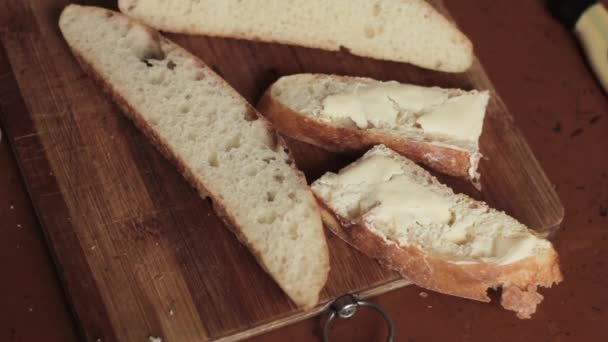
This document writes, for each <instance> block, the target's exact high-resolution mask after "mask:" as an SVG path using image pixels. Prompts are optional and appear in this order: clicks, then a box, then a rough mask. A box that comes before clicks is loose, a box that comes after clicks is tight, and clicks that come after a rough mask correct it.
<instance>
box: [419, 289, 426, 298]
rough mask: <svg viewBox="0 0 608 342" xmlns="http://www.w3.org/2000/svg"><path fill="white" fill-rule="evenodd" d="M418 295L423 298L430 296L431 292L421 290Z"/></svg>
mask: <svg viewBox="0 0 608 342" xmlns="http://www.w3.org/2000/svg"><path fill="white" fill-rule="evenodd" d="M418 295H419V296H420V297H421V298H426V297H428V296H429V294H428V293H426V292H424V291H422V292H420V293H419V294H418Z"/></svg>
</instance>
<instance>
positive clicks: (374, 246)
mask: <svg viewBox="0 0 608 342" xmlns="http://www.w3.org/2000/svg"><path fill="white" fill-rule="evenodd" d="M313 192H314V189H313ZM317 200H318V201H319V205H320V208H321V217H322V218H323V222H324V223H325V225H326V227H327V228H328V229H329V230H331V231H332V232H334V233H335V234H336V235H337V236H338V237H340V238H341V239H343V240H344V241H345V242H347V243H348V244H350V245H352V246H353V247H355V248H356V249H358V250H360V251H361V252H363V253H364V254H366V255H368V256H369V257H372V258H375V259H377V260H378V261H379V262H380V263H381V264H382V265H383V266H385V267H387V268H389V269H393V270H396V271H397V272H399V274H401V275H402V276H403V277H405V278H407V279H409V280H411V281H412V282H414V283H415V284H417V285H418V286H420V287H424V288H427V289H429V290H433V291H437V292H441V293H445V294H449V295H453V296H458V297H463V298H469V299H474V300H478V301H482V302H489V301H490V298H489V297H488V295H487V290H488V289H489V288H497V287H500V286H502V287H503V293H502V298H501V304H502V306H503V307H504V308H506V309H509V310H512V311H515V312H516V313H517V316H518V317H519V318H530V316H531V315H532V314H533V313H534V312H535V311H536V306H537V305H538V304H539V303H540V302H541V301H542V298H543V297H542V295H540V294H538V293H537V292H536V288H537V286H543V287H551V286H552V285H553V284H554V283H559V282H560V281H561V280H562V274H561V271H560V268H559V260H558V256H557V253H556V252H555V251H554V250H553V249H551V251H550V252H549V253H547V254H546V255H543V256H539V257H538V258H533V257H530V258H526V259H523V260H521V261H518V262H515V263H512V264H507V265H495V264H487V263H478V264H468V265H458V264H454V263H449V262H447V261H445V260H442V259H440V258H438V257H434V256H431V255H426V254H424V253H423V252H422V251H421V250H420V249H419V248H417V247H414V246H398V245H397V244H395V243H392V242H387V241H385V240H384V239H383V238H382V237H380V236H379V235H377V234H376V233H374V232H373V231H372V230H370V229H369V227H366V226H365V225H364V224H360V223H356V222H353V221H352V220H350V219H347V218H343V217H340V215H338V214H336V213H335V212H334V211H332V209H331V208H329V207H328V206H327V205H326V204H325V203H324V201H323V200H322V199H321V197H319V196H317Z"/></svg>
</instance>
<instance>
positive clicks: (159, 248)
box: [0, 0, 563, 341]
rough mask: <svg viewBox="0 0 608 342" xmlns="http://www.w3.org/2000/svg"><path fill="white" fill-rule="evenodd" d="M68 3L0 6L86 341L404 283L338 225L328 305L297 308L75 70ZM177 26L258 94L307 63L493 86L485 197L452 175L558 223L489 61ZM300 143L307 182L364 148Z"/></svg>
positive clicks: (49, 229) (36, 194) (185, 326)
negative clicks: (434, 60) (438, 64)
mask: <svg viewBox="0 0 608 342" xmlns="http://www.w3.org/2000/svg"><path fill="white" fill-rule="evenodd" d="M67 2H68V1H62V0H29V1H20V0H5V1H4V3H3V5H1V6H2V10H1V11H0V38H1V42H2V51H0V106H1V113H0V119H1V120H2V123H3V127H4V129H5V131H6V135H7V136H8V139H9V140H10V143H11V145H12V148H13V149H14V152H15V154H16V156H17V159H18V162H19V165H20V168H21V170H22V173H23V176H24V178H25V181H26V184H27V186H28V191H29V193H30V196H31V198H32V201H33V204H34V206H35V208H36V211H37V213H38V215H39V219H40V221H41V225H42V227H43V229H44V231H45V234H46V237H47V241H48V243H49V245H50V246H51V249H52V252H53V256H54V258H55V261H56V264H57V267H58V269H59V272H60V274H61V277H62V280H63V282H64V285H65V288H66V291H67V293H68V296H69V298H70V301H71V303H72V306H73V309H74V313H75V314H76V316H77V318H78V322H79V324H80V329H81V332H82V334H83V336H84V337H85V339H86V340H90V341H96V340H97V339H101V340H102V341H114V340H121V341H142V340H145V339H146V338H147V337H148V336H160V337H163V339H164V340H166V341H207V340H208V341H211V340H224V341H230V340H235V339H238V338H243V337H247V336H251V335H252V334H257V333H261V332H263V331H266V330H268V329H273V328H277V327H279V326H283V325H285V324H289V323H291V322H294V321H297V320H300V319H304V318H306V317H309V316H311V315H314V314H316V313H318V312H319V311H321V310H322V309H323V306H324V303H326V302H327V301H329V300H331V299H332V298H335V297H336V296H338V295H340V294H343V293H347V292H360V293H363V294H364V295H376V294H379V293H382V292H384V291H388V290H389V289H392V288H395V287H399V286H403V285H405V284H406V282H405V281H404V280H402V279H400V278H399V277H397V276H396V275H395V274H394V273H392V272H390V271H386V270H384V269H382V268H380V267H378V265H377V264H376V263H375V262H374V261H373V260H371V259H369V258H367V257H365V256H363V255H362V254H360V253H358V252H357V251H355V250H353V249H352V248H350V247H348V246H347V245H345V244H344V243H343V242H342V241H341V240H340V239H338V238H336V237H334V236H332V235H328V240H329V245H330V252H331V267H332V271H331V273H330V279H329V281H328V284H327V286H326V288H325V289H324V291H323V293H322V296H321V297H322V300H321V304H320V305H319V307H317V308H316V309H315V310H313V311H311V312H309V313H303V312H300V311H298V310H297V309H296V308H295V307H294V306H293V305H292V304H291V303H290V302H289V301H288V300H287V298H286V297H285V296H284V295H283V294H282V292H281V291H280V289H279V288H278V287H277V286H276V285H275V284H274V282H273V281H272V279H270V278H269V277H268V276H267V275H266V274H265V273H264V272H263V271H262V270H261V269H260V267H259V266H258V265H257V263H256V262H255V260H254V259H253V257H252V256H251V255H250V254H249V253H248V251H247V250H246V248H244V247H243V246H241V245H240V244H239V243H238V241H237V240H236V239H235V238H234V236H233V235H232V234H231V233H230V232H229V231H228V230H227V229H226V228H225V227H223V225H222V223H221V221H220V220H219V219H218V218H217V217H216V216H215V214H213V212H212V210H211V206H210V203H209V202H208V201H206V200H202V199H200V198H199V197H198V195H197V194H196V192H195V191H194V190H193V189H191V188H190V187H189V186H188V184H187V183H186V182H185V181H184V180H183V179H182V178H181V177H180V175H179V174H178V173H177V172H176V170H175V169H174V168H173V166H172V165H170V164H169V163H168V162H167V161H166V160H164V159H163V158H162V157H161V156H160V154H159V153H158V152H157V151H156V150H155V149H154V148H153V147H152V145H151V144H150V143H149V142H148V141H147V140H146V139H145V138H144V137H143V135H142V134H140V133H139V132H138V131H137V130H136V129H135V128H134V126H133V125H132V124H131V123H130V122H129V121H128V120H127V119H126V118H125V117H124V116H123V115H122V114H121V113H120V112H119V111H118V110H117V108H116V107H115V106H114V105H113V104H112V103H111V102H109V101H108V100H107V99H106V98H104V96H103V95H102V94H101V92H100V91H99V90H98V89H97V87H96V86H95V85H94V84H93V83H92V81H91V80H89V79H88V78H87V77H86V76H85V75H84V73H83V72H82V70H81V69H80V68H79V67H78V65H77V63H76V62H75V60H74V59H73V57H72V56H71V54H70V52H69V50H68V48H67V46H66V44H65V43H64V41H63V39H62V38H61V35H60V33H59V31H58V28H57V19H58V16H59V13H60V11H61V9H62V8H63V7H64V6H65V5H66V4H67ZM84 2H85V3H87V4H97V5H103V6H105V7H108V8H113V7H115V4H114V3H113V2H110V1H84ZM168 36H169V38H171V39H173V40H175V41H176V42H177V43H178V44H180V45H182V46H184V47H185V48H187V49H188V50H190V51H192V52H193V53H194V54H196V55H198V56H200V57H201V58H202V59H203V60H204V61H205V62H207V63H208V64H209V65H211V66H212V67H213V68H214V69H215V70H216V71H217V72H218V73H220V74H221V75H222V76H223V77H225V78H226V80H227V81H228V82H229V83H230V84H231V85H233V86H234V87H235V88H236V89H237V90H238V91H239V92H240V93H241V94H242V95H243V96H244V97H245V98H247V99H248V100H249V101H251V102H252V103H255V102H256V101H257V99H259V97H260V96H261V93H262V92H263V90H264V89H265V88H266V87H267V86H268V85H269V84H270V83H272V82H273V81H274V80H276V79H277V78H278V77H279V76H281V75H286V74H292V73H297V72H327V73H337V74H347V75H355V76H368V77H374V78H378V79H382V80H388V79H395V80H398V81H402V82H413V83H417V84H423V85H438V86H445V87H462V88H468V89H470V88H482V89H490V90H491V91H492V93H493V97H492V98H493V99H492V101H491V103H490V106H489V110H488V119H487V120H486V124H485V127H484V134H483V136H482V142H481V146H482V152H483V153H484V155H486V157H487V159H485V160H483V161H482V163H481V172H482V174H483V178H482V181H483V186H484V190H483V193H477V192H475V191H474V190H473V189H472V188H471V187H470V186H468V185H467V184H463V183H462V182H458V181H456V180H453V179H446V181H447V182H448V183H449V184H451V185H453V186H454V187H455V188H456V189H458V190H461V191H464V192H467V193H469V194H471V195H473V196H475V197H477V198H483V199H484V200H486V201H488V202H489V203H491V204H492V205H493V206H495V207H498V208H500V209H503V210H505V211H507V212H508V213H510V214H512V215H513V216H515V217H516V218H518V219H519V220H521V221H522V222H524V223H526V224H528V225H529V226H530V227H532V228H534V229H537V230H538V231H540V232H549V231H552V230H553V229H554V228H556V227H557V226H558V225H559V223H560V222H561V219H562V217H563V208H562V206H561V204H560V203H559V200H558V198H557V196H556V194H555V192H554V191H553V188H552V187H551V184H550V183H549V181H548V180H547V178H546V176H545V175H544V173H543V171H542V169H541V168H540V167H539V165H538V162H537V161H536V159H535V158H534V156H533V154H532V153H531V151H530V149H529V147H528V145H527V144H526V142H525V141H524V139H523V138H522V136H521V134H520V133H519V131H518V130H517V128H516V127H515V126H514V125H513V120H512V117H511V116H510V114H509V113H508V110H507V108H506V107H505V105H504V103H503V102H502V100H500V98H499V96H498V95H497V94H496V93H495V92H494V88H493V87H492V85H491V83H490V81H489V80H488V79H487V76H486V75H485V72H484V71H483V68H482V67H481V65H480V64H479V63H477V64H476V65H475V66H474V67H473V68H472V69H471V70H470V71H469V72H468V73H466V74H443V73H436V72H431V71H426V70H421V69H418V68H415V67H412V66H409V65H404V64H399V63H391V62H382V61H374V60H370V59H365V58H359V57H354V56H351V55H349V54H347V53H334V52H325V51H319V50H311V49H305V48H299V47H290V46H283V45H277V44H264V43H253V42H247V41H238V40H230V39H219V38H209V37H192V36H183V35H168ZM288 142H289V145H290V147H291V149H292V150H293V152H294V154H295V157H296V160H297V163H298V165H299V166H300V167H301V168H302V169H303V170H304V171H305V173H306V175H307V178H308V179H309V180H313V179H315V178H317V177H318V176H320V175H321V174H322V173H323V172H325V171H328V170H335V169H337V168H339V167H341V166H343V165H345V164H346V163H348V162H349V161H350V160H352V159H353V158H354V157H355V156H337V155H333V154H329V153H326V152H324V151H321V150H319V149H317V148H314V147H311V146H308V145H305V144H302V143H298V142H295V141H291V140H289V141H288Z"/></svg>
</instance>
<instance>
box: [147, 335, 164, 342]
mask: <svg viewBox="0 0 608 342" xmlns="http://www.w3.org/2000/svg"><path fill="white" fill-rule="evenodd" d="M148 341H149V342H163V339H162V338H160V337H155V336H148Z"/></svg>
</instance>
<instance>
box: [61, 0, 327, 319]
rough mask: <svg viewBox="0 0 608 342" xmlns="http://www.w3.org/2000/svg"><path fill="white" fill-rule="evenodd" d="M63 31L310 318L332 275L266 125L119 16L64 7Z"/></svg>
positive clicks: (301, 183) (201, 67) (226, 89)
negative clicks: (308, 313)
mask: <svg viewBox="0 0 608 342" xmlns="http://www.w3.org/2000/svg"><path fill="white" fill-rule="evenodd" d="M59 26H60V29H61V32H62V33H63V36H64V37H65V40H66V41H67V43H68V45H69V46H70V48H71V50H72V52H73V53H74V56H75V57H76V59H77V60H78V61H79V62H80V64H81V65H82V67H83V69H84V70H85V71H86V72H87V73H88V74H89V75H90V76H91V77H92V78H93V79H94V80H95V81H97V82H98V83H99V84H100V85H101V87H102V88H103V89H104V90H105V91H106V92H107V93H108V94H109V95H110V97H111V98H112V99H113V100H114V101H115V102H116V103H117V104H118V105H119V106H120V108H121V109H122V110H123V111H124V113H125V114H126V115H127V116H128V117H129V118H130V119H131V120H133V122H134V123H135V124H136V125H137V126H138V127H139V128H140V129H141V130H142V131H143V132H144V133H145V134H146V135H147V136H148V138H150V140H151V141H152V142H153V143H154V144H155V145H156V147H158V149H159V150H160V151H161V152H162V153H163V154H164V155H165V156H166V157H167V158H168V159H170V160H171V161H173V162H174V163H175V165H176V166H177V168H178V169H179V171H180V172H181V173H182V174H183V175H184V177H185V178H186V179H187V180H188V181H189V182H190V183H191V184H192V185H193V186H194V187H195V188H196V189H198V191H199V192H200V193H201V195H202V196H207V195H208V196H209V197H210V198H211V199H212V200H213V204H214V208H215V210H216V211H217V213H218V214H219V215H220V216H221V217H222V218H223V219H224V220H225V221H226V222H227V224H228V226H229V227H230V228H231V229H232V231H233V232H234V233H235V234H236V236H237V237H238V238H239V239H240V241H241V242H242V243H244V244H245V245H246V246H247V247H248V248H249V250H250V251H251V253H252V254H253V255H254V256H255V257H256V258H257V260H258V262H259V263H260V265H261V266H262V267H263V268H264V269H265V270H266V271H267V272H268V273H269V274H270V275H271V276H272V277H273V278H274V280H275V281H276V283H277V284H278V285H279V286H280V287H281V288H282V289H283V291H284V292H285V293H286V294H287V295H288V296H289V297H290V298H291V299H292V300H293V301H294V302H295V303H296V304H297V305H299V306H301V307H303V308H306V309H308V308H312V307H313V306H314V305H315V304H316V303H317V300H318V296H319V291H320V290H321V288H322V287H323V286H324V284H325V282H326V280H327V274H328V271H329V256H328V250H327V244H326V240H325V235H324V231H323V226H322V222H321V218H320V214H319V210H318V206H317V203H316V201H315V199H314V196H313V195H312V193H311V191H310V188H309V187H308V185H307V183H306V180H305V178H304V176H303V174H302V173H301V172H300V171H298V170H297V169H296V167H295V166H294V163H293V160H292V157H291V155H290V153H289V151H288V150H287V149H286V145H285V144H284V142H283V141H282V140H281V138H280V137H279V136H278V135H277V134H276V133H275V131H274V130H273V129H272V127H271V125H270V124H269V123H268V121H266V120H265V119H264V118H263V117H261V116H260V115H259V114H258V113H257V112H256V111H255V109H254V108H252V107H251V106H250V105H249V104H248V103H247V102H246V101H245V99H243V98H242V97H241V96H240V95H239V94H238V93H237V92H236V91H235V90H234V89H232V88H231V87H230V86H229V85H228V84H227V83H226V82H225V81H224V80H223V79H222V78H221V77H219V76H218V75H216V74H215V73H214V72H213V71H212V70H211V69H210V68H209V67H207V66H206V65H205V64H204V63H203V62H202V61H201V60H199V59H198V58H197V57H195V56H193V55H192V54H190V53H188V52H187V51H185V50H184V49H182V48H180V47H179V46H177V45H175V44H174V43H172V42H171V41H169V40H167V39H165V38H163V37H162V36H161V35H160V34H158V32H156V31H154V30H153V29H150V28H148V27H146V26H144V25H142V24H140V23H139V22H137V21H135V20H132V19H130V18H129V17H127V16H125V15H123V14H121V13H117V12H112V11H109V10H106V9H102V8H98V7H86V6H78V5H69V6H67V7H66V8H65V9H64V10H63V12H62V14H61V17H60V19H59ZM201 248H205V246H201Z"/></svg>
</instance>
